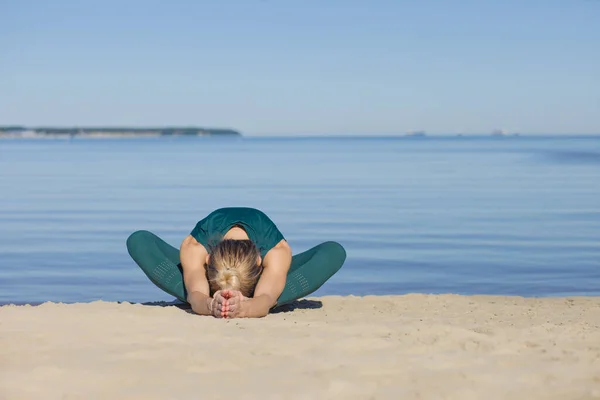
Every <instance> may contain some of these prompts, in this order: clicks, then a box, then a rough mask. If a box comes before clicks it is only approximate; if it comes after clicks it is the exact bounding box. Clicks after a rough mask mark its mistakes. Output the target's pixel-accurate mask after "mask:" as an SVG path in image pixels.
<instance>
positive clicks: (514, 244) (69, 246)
mask: <svg viewBox="0 0 600 400" xmlns="http://www.w3.org/2000/svg"><path fill="white" fill-rule="evenodd" d="M0 171H1V172H0V303H13V302H14V303H23V302H42V301H49V300H51V301H63V302H73V301H91V300H96V299H104V300H112V301H131V302H138V301H152V300H172V297H170V296H169V295H166V294H165V293H163V292H161V291H160V290H159V289H157V288H156V287H155V286H153V285H152V284H151V283H150V281H149V280H148V279H147V278H146V277H145V275H143V273H142V272H141V271H140V270H139V269H138V268H137V266H136V264H135V263H134V262H133V261H132V260H131V259H130V258H129V255H128V254H127V250H126V248H125V240H126V238H127V236H128V235H129V234H130V233H131V232H133V231H135V230H138V229H147V230H150V231H153V232H154V233H156V234H158V235H159V236H161V237H163V238H164V239H165V240H166V241H168V242H169V243H171V244H173V245H175V246H178V245H179V243H180V242H181V240H182V239H183V237H184V236H185V235H186V234H188V233H189V231H190V230H191V229H192V228H193V226H194V224H195V223H196V221H197V220H198V219H200V218H202V217H203V216H205V215H206V214H207V213H209V212H210V211H211V210H212V209H214V208H217V207H222V206H235V205H244V206H252V207H257V208H260V209H262V210H264V211H265V212H266V213H267V214H269V215H270V216H271V217H272V219H273V220H275V222H276V223H277V224H278V225H279V227H280V229H281V230H282V231H283V233H284V234H285V235H286V237H287V239H288V240H289V242H290V244H291V245H292V248H293V249H294V251H296V252H298V251H302V250H305V249H307V248H309V247H311V246H314V245H316V244H318V243H319V242H322V241H325V240H336V241H338V242H340V243H341V244H343V245H344V246H345V248H346V250H347V253H348V259H347V261H346V264H345V265H344V267H343V268H342V270H341V271H340V272H339V273H338V274H337V275H335V276H334V277H333V278H332V279H331V280H330V281H329V282H328V283H327V284H325V285H324V286H323V287H322V288H321V289H320V290H319V291H318V292H317V293H315V295H324V294H355V295H365V294H384V293H395V294H401V293H407V292H425V293H460V294H474V293H486V294H518V295H524V296H559V295H560V296H563V295H600V138H566V137H564V138H526V137H505V138H492V137H487V138H458V137H457V138H371V139H365V138H352V139H348V138H346V139H340V138H328V139H308V138H304V139H272V138H269V139H265V138H243V139H240V138H235V139H231V138H229V139H225V138H154V139H131V140H130V139H118V140H104V139H102V140H98V139H96V140H94V139H75V140H71V141H68V140H0Z"/></svg>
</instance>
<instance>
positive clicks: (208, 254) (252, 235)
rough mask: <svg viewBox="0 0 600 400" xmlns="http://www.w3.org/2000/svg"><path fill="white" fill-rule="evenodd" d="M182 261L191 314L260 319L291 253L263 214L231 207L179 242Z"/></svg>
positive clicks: (280, 286) (281, 285) (275, 292)
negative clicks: (192, 312)
mask: <svg viewBox="0 0 600 400" xmlns="http://www.w3.org/2000/svg"><path fill="white" fill-rule="evenodd" d="M180 260H181V267H182V270H183V281H184V284H185V288H186V290H187V302H188V303H189V304H190V305H191V307H192V310H193V311H194V312H195V313H197V314H200V315H213V316H215V317H217V318H251V317H263V316H265V315H267V314H268V313H269V310H270V309H271V308H272V307H273V306H275V305H276V304H277V299H278V297H279V296H280V295H281V293H282V291H283V290H284V287H285V284H286V277H287V274H288V272H289V269H290V265H291V262H292V250H291V248H290V246H289V244H288V242H287V241H286V240H285V238H284V237H283V235H282V234H281V232H280V231H279V229H278V228H277V226H276V225H275V224H274V223H273V221H271V219H270V218H269V217H268V216H267V215H265V214H264V213H263V212H262V211H259V210H257V209H254V208H247V207H229V208H220V209H217V210H215V211H213V212H211V213H210V214H209V215H208V216H206V217H205V218H204V219H202V220H200V221H199V222H198V223H197V224H196V226H195V227H194V229H193V230H192V232H191V233H190V234H189V235H188V236H186V238H185V239H184V240H183V242H182V244H181V247H180Z"/></svg>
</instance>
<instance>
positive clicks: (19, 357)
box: [0, 294, 600, 400]
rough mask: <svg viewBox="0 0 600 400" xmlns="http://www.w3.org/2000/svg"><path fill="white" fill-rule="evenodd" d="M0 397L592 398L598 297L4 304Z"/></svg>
mask: <svg viewBox="0 0 600 400" xmlns="http://www.w3.org/2000/svg"><path fill="white" fill-rule="evenodd" d="M0 398H1V399H21V400H22V399H236V400H242V399H259V398H260V399H461V400H464V399H485V400H491V399H589V398H600V298H599V297H575V298H545V299H533V298H521V297H492V296H456V295H439V296H437V295H416V294H415V295H405V296H367V297H353V296H350V297H321V298H309V299H306V300H302V301H300V302H298V303H296V304H295V305H294V306H293V307H287V308H285V309H283V310H280V312H277V313H272V314H270V315H268V316H267V317H265V318H262V319H243V320H241V319H238V320H222V319H215V318H212V317H201V316H198V315H194V314H191V313H190V312H189V310H185V309H183V308H181V307H176V306H159V305H141V304H130V303H121V304H119V303H110V302H102V301H99V302H92V303H82V304H54V303H45V304H42V305H39V306H14V305H9V306H3V307H0Z"/></svg>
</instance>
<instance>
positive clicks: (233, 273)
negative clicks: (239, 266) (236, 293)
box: [216, 269, 240, 290]
mask: <svg viewBox="0 0 600 400" xmlns="http://www.w3.org/2000/svg"><path fill="white" fill-rule="evenodd" d="M219 275H220V276H219V277H218V278H217V279H216V280H217V283H218V284H219V286H220V287H221V288H222V289H232V290H239V289H240V277H239V276H238V271H237V270H235V269H225V270H223V271H222V272H221V273H220V274H219Z"/></svg>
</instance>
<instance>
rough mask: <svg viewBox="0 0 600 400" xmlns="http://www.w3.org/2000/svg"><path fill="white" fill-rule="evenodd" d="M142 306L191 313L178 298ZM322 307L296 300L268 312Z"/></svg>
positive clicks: (309, 301)
mask: <svg viewBox="0 0 600 400" xmlns="http://www.w3.org/2000/svg"><path fill="white" fill-rule="evenodd" d="M140 304H142V305H144V306H154V307H177V308H179V309H181V310H184V311H186V312H188V313H190V314H192V313H193V311H192V308H191V306H190V305H189V304H187V303H182V302H180V301H178V300H175V301H150V302H146V303H140ZM321 307H323V303H322V302H321V301H319V300H307V299H302V300H296V301H293V302H292V303H290V304H285V305H282V306H276V307H274V308H272V309H271V312H270V314H279V313H287V312H292V311H295V310H314V309H317V308H321Z"/></svg>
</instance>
